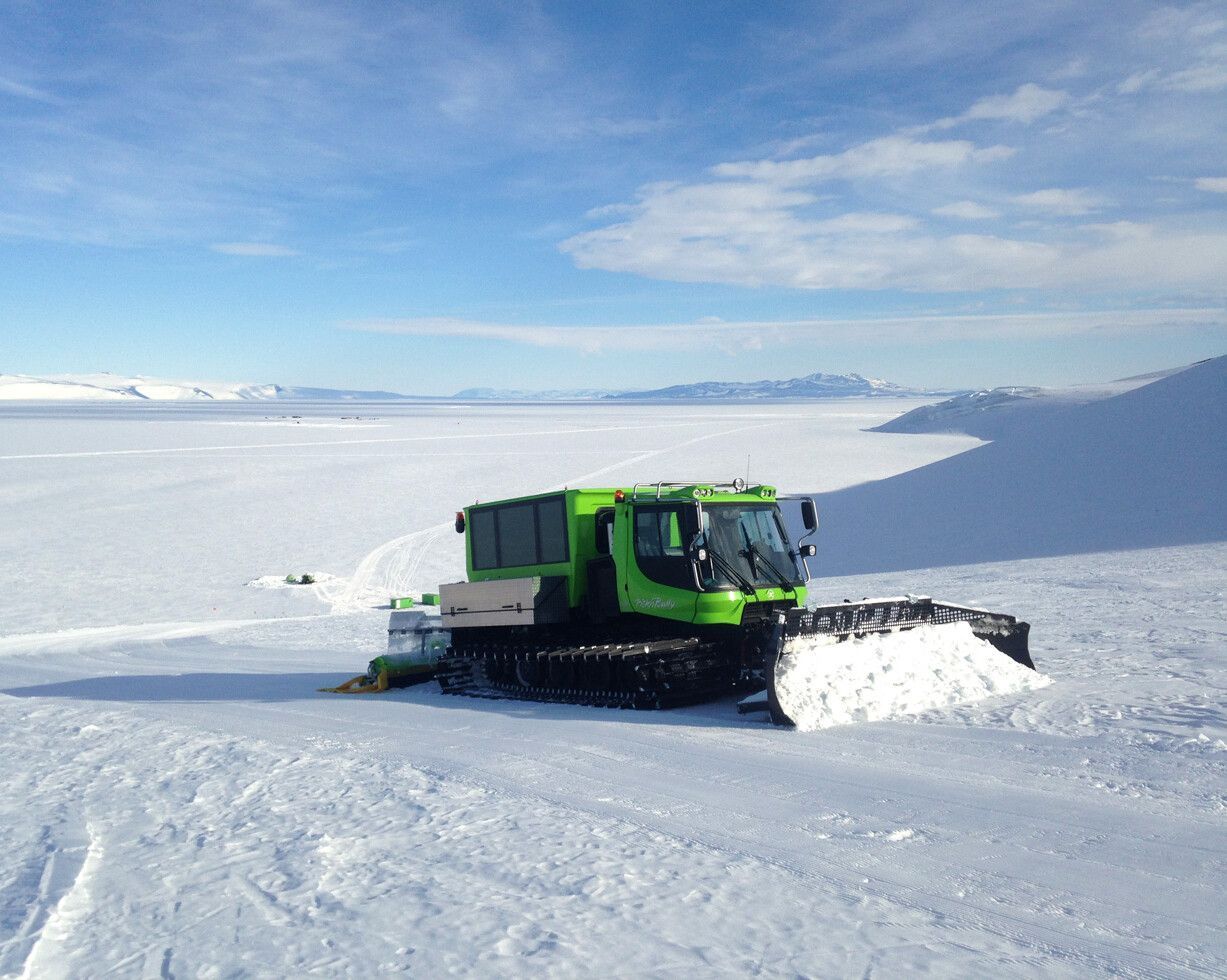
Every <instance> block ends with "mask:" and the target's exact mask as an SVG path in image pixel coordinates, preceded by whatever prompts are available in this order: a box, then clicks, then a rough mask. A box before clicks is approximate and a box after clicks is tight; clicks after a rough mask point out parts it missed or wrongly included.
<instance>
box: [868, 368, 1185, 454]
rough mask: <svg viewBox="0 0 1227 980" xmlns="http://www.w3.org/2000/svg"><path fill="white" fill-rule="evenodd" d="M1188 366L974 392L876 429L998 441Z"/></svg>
mask: <svg viewBox="0 0 1227 980" xmlns="http://www.w3.org/2000/svg"><path fill="white" fill-rule="evenodd" d="M1189 366H1190V365H1185V366H1184V367H1178V368H1172V369H1170V370H1167V371H1154V372H1152V373H1149V374H1140V375H1136V376H1135V377H1132V378H1121V379H1120V380H1118V381H1106V382H1103V383H1101V384H1085V385H1075V386H1073V387H1069V388H1038V387H1033V386H1011V387H1005V388H993V389H991V390H988V391H973V392H969V393H967V394H963V395H956V396H955V397H954V398H950V399H947V400H946V401H944V402H939V403H938V404H936V405H921V406H920V407H919V408H914V409H912V410H911V411H910V412H906V413H904V414H903V415H900V416H899V417H898V418H896V419H891V420H890V421H889V422H886V423H884V424H882V425H879V426H877V427H876V428H875V429H874V431H875V432H961V433H964V434H966V435H971V436H976V437H978V438H980V439H999V438H1001V436H1003V435H1004V434H1006V433H1008V432H1010V431H1011V430H1012V429H1013V428H1014V427H1015V426H1016V425H1035V424H1037V423H1038V421H1039V416H1040V415H1044V414H1050V413H1053V412H1061V411H1063V410H1065V409H1068V408H1073V407H1074V406H1076V405H1086V404H1089V403H1090V402H1095V401H1102V400H1103V399H1105V398H1113V397H1115V396H1116V395H1123V394H1124V393H1125V392H1126V391H1133V390H1134V389H1135V388H1141V387H1142V386H1144V385H1148V384H1150V383H1151V382H1152V381H1158V380H1159V379H1160V378H1166V377H1169V376H1170V375H1173V374H1177V373H1179V372H1181V371H1184V370H1186V368H1187V367H1189Z"/></svg>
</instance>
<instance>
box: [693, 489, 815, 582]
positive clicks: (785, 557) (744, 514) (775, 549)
mask: <svg viewBox="0 0 1227 980" xmlns="http://www.w3.org/2000/svg"><path fill="white" fill-rule="evenodd" d="M787 541H788V539H787V537H786V536H785V534H784V528H783V526H782V525H781V524H780V517H779V512H778V511H777V510H776V508H775V507H774V506H771V505H766V506H763V507H745V506H744V505H742V504H708V505H707V506H705V507H704V508H703V543H704V544H705V546H706V547H707V550H708V551H709V552H711V553H713V554H714V555H717V556H718V559H717V560H715V561H712V560H708V561H705V562H702V563H701V564H700V567H699V573H700V575H701V577H702V580H703V585H704V587H706V588H737V587H738V585H739V583H738V582H737V581H736V576H735V575H733V574H732V573H733V572H734V571H736V573H737V574H738V575H740V576H741V577H742V578H744V579H747V580H748V581H749V582H750V583H751V584H753V585H760V586H762V585H765V586H777V587H783V586H784V585H785V583H787V585H788V586H789V587H791V586H793V585H799V584H800V583H801V581H802V576H801V570H800V569H799V568H798V567H797V560H796V557H795V556H794V555H793V554H792V552H791V551H790V550H789V547H788V543H787ZM719 559H723V562H722V561H720V560H719ZM722 565H726V566H731V567H724V568H722V567H721V566H722Z"/></svg>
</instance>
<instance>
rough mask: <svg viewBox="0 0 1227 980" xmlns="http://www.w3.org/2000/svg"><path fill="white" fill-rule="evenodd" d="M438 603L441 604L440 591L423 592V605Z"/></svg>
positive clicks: (435, 604)
mask: <svg viewBox="0 0 1227 980" xmlns="http://www.w3.org/2000/svg"><path fill="white" fill-rule="evenodd" d="M438 604H439V593H438V592H423V593H422V605H423V606H437V605H438Z"/></svg>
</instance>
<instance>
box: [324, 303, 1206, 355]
mask: <svg viewBox="0 0 1227 980" xmlns="http://www.w3.org/2000/svg"><path fill="white" fill-rule="evenodd" d="M342 326H343V327H344V328H345V329H347V330H355V331H362V332H369V333H383V334H400V335H405V336H411V337H447V338H470V339H474V338H479V339H483V340H495V341H501V342H504V343H511V344H523V345H526V346H530V347H546V348H559V349H564V350H574V351H578V352H580V353H584V354H600V353H606V352H616V351H662V350H673V351H686V350H692V349H693V348H694V346H695V344H696V343H699V342H702V343H706V344H712V345H715V346H718V347H720V348H723V349H725V350H727V351H729V352H730V353H735V352H737V351H738V350H744V349H745V348H746V347H747V346H753V347H758V346H762V345H764V344H766V343H772V344H789V343H792V344H804V343H811V342H816V341H836V340H838V341H856V340H859V339H864V338H866V337H871V338H873V339H874V340H875V341H878V342H881V341H910V342H929V343H945V342H948V341H951V340H973V339H1029V338H1037V337H1060V336H1069V335H1075V334H1083V333H1133V332H1152V331H1158V330H1180V329H1188V328H1194V327H1219V328H1227V311H1224V310H1222V309H1168V310H1164V309H1160V310H1153V309H1152V310H1104V311H1075V312H1047V313H1011V314H976V315H966V314H954V315H948V316H947V315H941V314H934V315H926V316H900V317H876V318H865V319H805V320H745V321H722V320H718V319H715V318H710V317H705V318H703V319H702V320H701V321H700V322H699V323H698V324H696V323H653V324H632V325H626V326H605V325H602V326H546V325H521V324H509V323H491V322H486V321H477V320H463V319H451V318H446V317H414V318H405V319H376V320H354V321H350V322H348V323H345V324H343V325H342Z"/></svg>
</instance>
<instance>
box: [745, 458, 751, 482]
mask: <svg viewBox="0 0 1227 980" xmlns="http://www.w3.org/2000/svg"><path fill="white" fill-rule="evenodd" d="M749 485H750V454H749V453H746V486H747V487H748V486H749Z"/></svg>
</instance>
